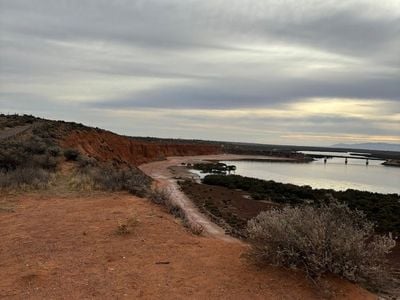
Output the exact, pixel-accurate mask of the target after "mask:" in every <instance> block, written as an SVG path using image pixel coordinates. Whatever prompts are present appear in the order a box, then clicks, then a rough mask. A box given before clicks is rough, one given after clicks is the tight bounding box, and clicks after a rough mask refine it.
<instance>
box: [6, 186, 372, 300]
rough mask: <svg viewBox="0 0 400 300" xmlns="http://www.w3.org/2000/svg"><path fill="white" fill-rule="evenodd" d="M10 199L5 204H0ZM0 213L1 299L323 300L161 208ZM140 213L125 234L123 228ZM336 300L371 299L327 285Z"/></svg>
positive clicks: (85, 206) (111, 200)
mask: <svg viewBox="0 0 400 300" xmlns="http://www.w3.org/2000/svg"><path fill="white" fill-rule="evenodd" d="M3 200H4V199H3ZM10 200H12V203H13V204H14V211H13V212H12V211H10V210H3V211H0V240H1V244H0V278H1V281H0V298H5V299H92V298H97V299H120V298H126V299H135V298H144V299H228V298H229V299H321V298H322V297H324V296H326V295H324V294H321V293H322V292H321V291H322V289H317V288H315V287H314V286H313V285H312V284H310V283H309V282H307V280H305V279H304V277H303V276H302V275H301V274H295V273H293V272H289V271H285V270H281V269H277V268H273V267H267V268H265V269H262V270H260V269H257V268H256V267H255V266H254V265H252V264H250V263H249V262H248V261H247V260H246V259H244V258H243V257H242V254H243V253H244V252H245V251H246V246H244V245H243V244H240V243H229V242H226V241H222V240H218V239H215V238H207V237H198V236H193V235H192V234H190V233H189V232H188V231H186V230H185V229H184V227H183V226H182V225H181V224H180V222H179V221H178V220H177V219H174V218H173V217H172V216H171V215H169V214H167V213H166V211H164V209H163V208H162V207H160V206H157V205H155V204H152V203H150V202H149V201H147V200H145V199H140V198H136V197H134V196H131V195H128V194H125V193H113V194H104V193H101V194H90V195H89V194H88V195H86V196H84V195H81V196H77V195H65V196H63V197H60V196H58V197H55V196H53V195H45V194H42V195H39V194H25V195H20V196H14V197H11V198H10ZM132 216H137V218H138V220H139V222H138V225H137V226H136V227H135V229H134V231H133V232H132V233H131V234H128V235H123V236H121V235H117V234H116V233H115V230H116V228H117V225H118V222H119V221H124V220H126V219H127V218H130V217H132ZM329 282H330V285H331V288H332V289H333V291H332V292H331V296H332V297H333V298H334V299H375V297H374V296H372V295H371V294H369V293H367V292H365V291H364V290H362V289H360V288H358V287H356V286H354V285H352V284H350V283H346V282H344V281H341V280H336V279H335V280H329Z"/></svg>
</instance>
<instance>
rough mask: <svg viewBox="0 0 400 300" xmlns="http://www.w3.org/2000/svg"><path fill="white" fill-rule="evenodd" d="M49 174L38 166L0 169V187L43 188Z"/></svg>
mask: <svg viewBox="0 0 400 300" xmlns="http://www.w3.org/2000/svg"><path fill="white" fill-rule="evenodd" d="M50 178H51V175H50V173H49V172H48V171H46V170H44V169H39V168H28V167H27V168H17V169H15V170H10V171H0V188H2V189H14V188H24V187H28V186H29V187H31V188H43V187H46V186H47V184H48V183H49V180H50Z"/></svg>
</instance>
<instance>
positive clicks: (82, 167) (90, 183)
mask: <svg viewBox="0 0 400 300" xmlns="http://www.w3.org/2000/svg"><path fill="white" fill-rule="evenodd" d="M78 167H79V168H78V171H77V172H76V174H75V175H74V177H75V178H83V179H85V182H86V183H87V184H85V185H84V187H85V189H86V188H87V187H91V188H98V189H102V190H107V191H122V190H124V191H128V192H130V193H132V194H134V195H137V196H139V197H144V196H145V195H146V194H147V191H148V186H149V184H150V182H151V179H150V178H149V177H148V176H146V175H145V174H144V173H142V172H141V171H140V170H139V169H137V168H135V167H130V168H118V167H115V166H112V165H104V164H99V163H97V162H96V161H95V160H93V159H82V158H81V157H80V158H79V159H78ZM75 181H79V180H73V182H75ZM77 187H79V184H78V185H77Z"/></svg>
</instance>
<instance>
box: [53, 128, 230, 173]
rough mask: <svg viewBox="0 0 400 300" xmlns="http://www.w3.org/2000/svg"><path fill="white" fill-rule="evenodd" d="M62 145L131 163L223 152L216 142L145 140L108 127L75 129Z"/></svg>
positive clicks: (89, 153)
mask: <svg viewBox="0 0 400 300" xmlns="http://www.w3.org/2000/svg"><path fill="white" fill-rule="evenodd" d="M61 145H62V146H63V147H66V148H75V149H78V150H79V151H80V152H81V153H84V154H86V155H88V156H91V157H94V158H96V159H98V160H101V161H117V162H119V163H126V164H129V165H136V166H137V165H140V164H143V163H147V162H151V161H155V160H162V159H165V158H166V157H168V156H184V155H207V154H218V153H221V152H222V151H221V148H220V147H218V146H214V145H207V144H200V143H199V144H197V143H193V144H190V143H167V142H162V141H160V142H145V141H139V140H135V139H133V138H129V137H125V136H120V135H117V134H114V133H112V132H108V131H99V130H89V131H74V132H72V133H70V134H69V135H68V136H66V137H65V138H64V139H63V140H62V141H61Z"/></svg>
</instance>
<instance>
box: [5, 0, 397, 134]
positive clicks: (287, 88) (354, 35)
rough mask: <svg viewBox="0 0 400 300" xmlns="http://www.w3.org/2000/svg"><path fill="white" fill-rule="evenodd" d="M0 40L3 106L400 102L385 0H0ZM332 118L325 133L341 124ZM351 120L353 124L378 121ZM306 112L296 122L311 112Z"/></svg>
mask: <svg viewBox="0 0 400 300" xmlns="http://www.w3.org/2000/svg"><path fill="white" fill-rule="evenodd" d="M0 42H1V44H0V92H1V93H0V104H1V105H2V106H3V107H5V108H7V109H8V108H11V109H12V108H13V107H14V108H15V109H17V110H22V108H21V107H31V108H32V109H33V108H36V109H35V111H41V110H42V109H44V110H46V109H47V108H46V106H47V105H45V104H41V103H44V102H43V101H39V100H38V99H40V98H42V99H46V100H45V101H49V102H50V103H53V104H54V106H55V107H56V106H60V107H65V106H64V105H65V103H63V101H67V100H71V101H75V102H74V105H73V106H71V113H70V115H71V116H73V115H75V114H76V113H75V111H72V110H79V109H81V110H82V109H83V110H85V109H99V110H104V111H110V110H121V109H122V110H124V109H128V110H135V109H147V108H152V109H154V108H157V109H171V108H173V109H176V110H178V109H208V110H213V109H243V108H252V109H254V108H276V107H284V106H285V105H287V104H290V103H296V102H298V101H303V100H304V99H311V98H321V99H330V98H335V99H343V100H342V101H347V99H349V98H353V99H364V100H365V101H370V100H389V101H392V102H394V103H395V102H397V103H399V102H400V54H399V53H400V3H399V2H398V1H395V0H393V1H389V0H387V1H385V0H382V1H372V0H371V1H368V0H352V1H341V2H338V1H328V0H327V1H314V0H309V1H294V0H287V1H272V0H270V1H267V0H259V1H257V0H254V1H251V0H249V1H243V0H229V1H228V0H216V1H197V0H187V1H177V0H169V1H161V0H159V1H156V0H146V1H144V0H142V1H139V0H138V1H128V0H114V1H110V0H108V1H106V0H96V1H95V0H85V1H71V0H69V1H67V0H58V1H53V0H37V1H29V0H25V1H23V0H0ZM80 94H82V97H79V96H80ZM83 94H84V95H83ZM16 102H18V103H19V104H17V103H16ZM40 105H43V107H40ZM399 105H400V104H399ZM177 118H178V116H173V117H172V116H171V118H170V119H168V120H169V121H168V122H170V123H173V122H174V120H177ZM334 118H336V119H335V120H336V121H335V120H331V121H330V123H329V128H328V127H327V126H328V125H326V129H325V130H326V132H333V131H334V128H337V130H338V132H343V131H344V128H343V120H340V118H339V117H337V116H335V117H334ZM275 121H276V122H277V123H279V122H278V121H277V120H275ZM353 121H354V122H355V123H354V124H355V125H354V130H358V131H359V132H360V133H365V128H367V127H368V128H369V130H370V132H371V134H372V133H378V132H381V133H382V132H384V131H385V130H384V129H381V127H382V126H383V125H382V124H375V123H373V122H371V123H370V126H366V124H365V122H366V121H360V120H358V121H357V120H353ZM246 122H247V121H246ZM304 122H305V123H304V124H305V125H304V126H305V127H304V128H302V130H304V131H306V130H309V128H311V127H312V126H313V125H315V124H319V123H320V121H318V120H316V119H312V118H309V119H307V120H306V121H304ZM289 123H290V122H289ZM251 124H252V125H251ZM335 124H336V125H335ZM346 124H350V123H346ZM248 126H250V127H251V126H253V127H254V128H256V127H257V126H261V125H260V124H258V123H257V121H254V122H253V123H251V122H250V121H249V122H248ZM268 126H271V124H268ZM277 126H278V125H277ZM335 126H336V127H335ZM298 128H300V127H298ZM388 132H389V131H388ZM398 133H399V132H398V131H397V132H393V131H390V134H398Z"/></svg>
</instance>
